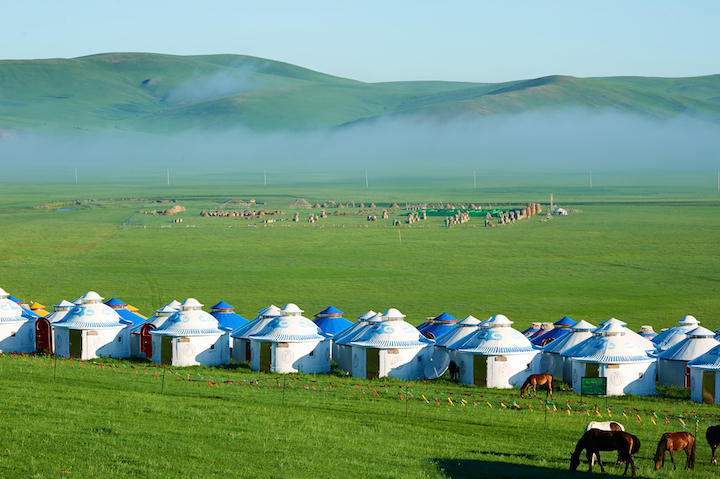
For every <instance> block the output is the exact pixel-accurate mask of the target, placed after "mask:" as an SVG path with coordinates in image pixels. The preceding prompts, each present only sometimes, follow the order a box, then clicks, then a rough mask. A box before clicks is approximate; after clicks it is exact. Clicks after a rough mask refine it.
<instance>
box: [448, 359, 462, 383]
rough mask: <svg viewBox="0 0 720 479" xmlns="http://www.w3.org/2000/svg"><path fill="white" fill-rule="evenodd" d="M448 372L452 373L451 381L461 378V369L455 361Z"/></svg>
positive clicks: (451, 363) (451, 362)
mask: <svg viewBox="0 0 720 479" xmlns="http://www.w3.org/2000/svg"><path fill="white" fill-rule="evenodd" d="M448 370H449V371H450V379H455V378H457V377H458V376H460V368H459V367H458V365H457V364H455V361H450V366H449V367H448Z"/></svg>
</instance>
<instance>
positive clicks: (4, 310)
mask: <svg viewBox="0 0 720 479" xmlns="http://www.w3.org/2000/svg"><path fill="white" fill-rule="evenodd" d="M23 312H24V311H23V309H22V308H21V307H20V306H19V305H18V304H17V303H16V302H15V301H13V300H11V299H10V295H9V294H8V293H6V292H5V290H4V289H2V288H0V323H24V322H26V321H28V319H30V318H28V317H26V316H25V315H24V314H23Z"/></svg>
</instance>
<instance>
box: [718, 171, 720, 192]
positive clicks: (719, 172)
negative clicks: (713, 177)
mask: <svg viewBox="0 0 720 479" xmlns="http://www.w3.org/2000/svg"><path fill="white" fill-rule="evenodd" d="M718 191H720V171H718Z"/></svg>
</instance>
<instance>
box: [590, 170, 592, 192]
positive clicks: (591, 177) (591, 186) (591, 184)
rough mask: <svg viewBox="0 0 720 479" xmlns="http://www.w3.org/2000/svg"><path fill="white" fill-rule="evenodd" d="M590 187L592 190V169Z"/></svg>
mask: <svg viewBox="0 0 720 479" xmlns="http://www.w3.org/2000/svg"><path fill="white" fill-rule="evenodd" d="M590 189H591V190H592V170H590Z"/></svg>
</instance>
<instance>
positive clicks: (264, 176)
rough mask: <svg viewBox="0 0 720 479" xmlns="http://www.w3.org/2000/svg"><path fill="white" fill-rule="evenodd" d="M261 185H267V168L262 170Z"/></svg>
mask: <svg viewBox="0 0 720 479" xmlns="http://www.w3.org/2000/svg"><path fill="white" fill-rule="evenodd" d="M263 186H267V170H263Z"/></svg>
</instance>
